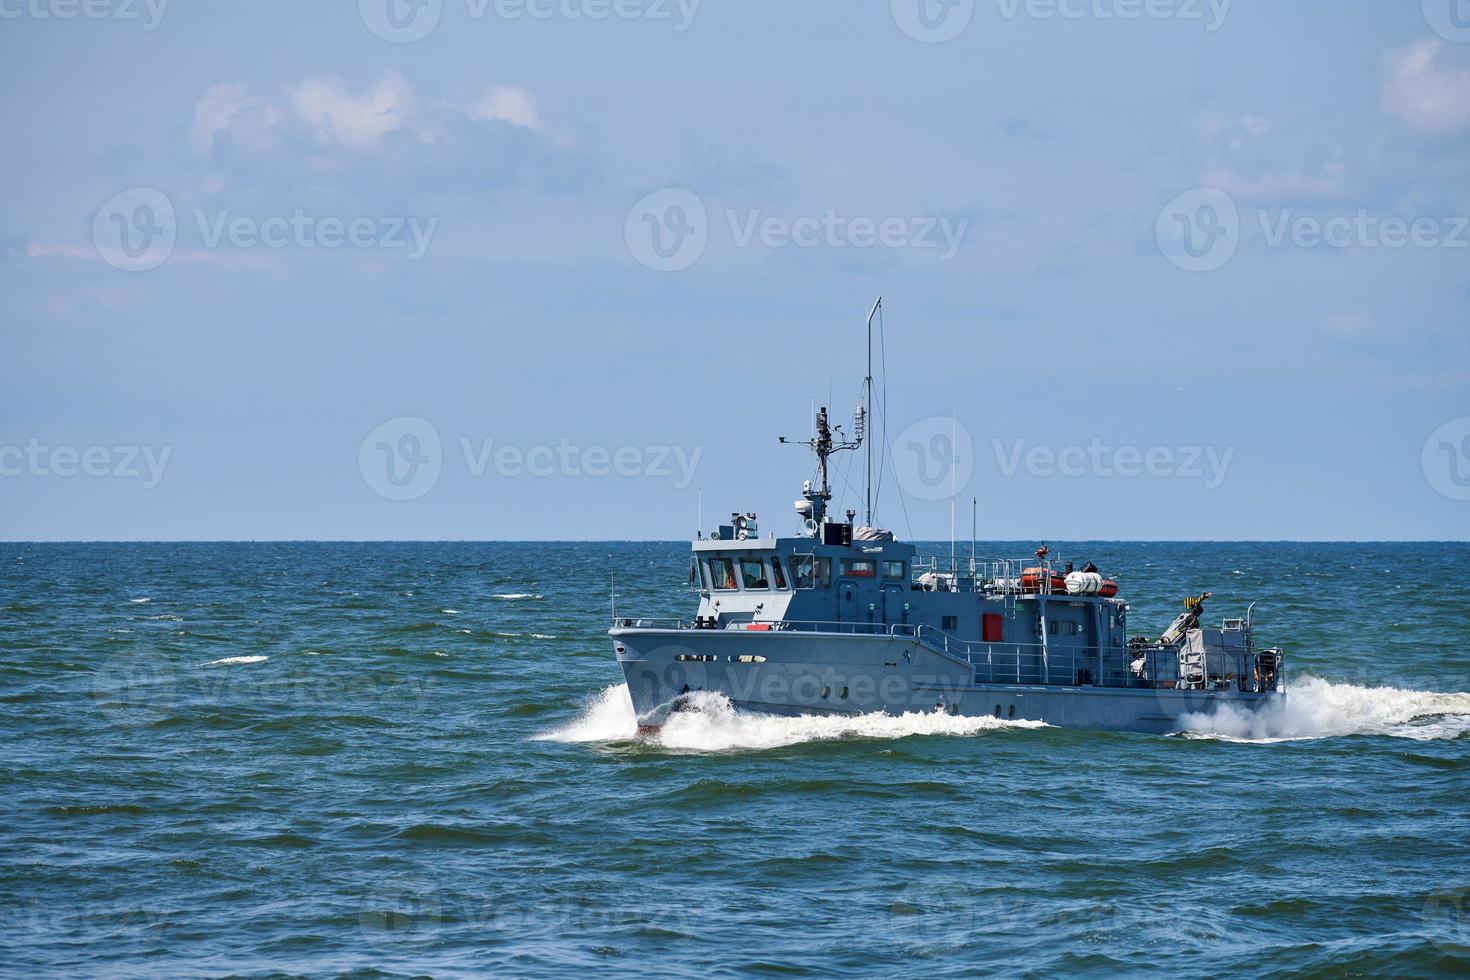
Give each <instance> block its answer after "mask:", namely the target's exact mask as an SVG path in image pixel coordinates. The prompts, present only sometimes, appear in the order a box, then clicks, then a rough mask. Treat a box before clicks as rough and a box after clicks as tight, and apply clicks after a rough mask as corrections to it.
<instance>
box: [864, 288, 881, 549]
mask: <svg viewBox="0 0 1470 980" xmlns="http://www.w3.org/2000/svg"><path fill="white" fill-rule="evenodd" d="M881 309H883V297H882V296H879V297H878V298H877V299H876V300H875V301H874V302H873V308H872V309H870V310H868V374H867V377H865V378H863V404H864V406H866V410H867V413H868V414H870V415H871V414H872V411H873V317H875V316H877V315H878V311H879V310H881ZM885 377H886V375H885ZM871 435H872V434H871V433H869V438H868V439H867V440H866V441H867V447H866V448H867V452H866V468H867V475H866V476H865V477H864V479H863V495H864V497H865V499H866V505H867V506H866V511H865V512H866V518H865V520H864V523H865V524H867V526H868V527H872V526H873V440H872V438H871Z"/></svg>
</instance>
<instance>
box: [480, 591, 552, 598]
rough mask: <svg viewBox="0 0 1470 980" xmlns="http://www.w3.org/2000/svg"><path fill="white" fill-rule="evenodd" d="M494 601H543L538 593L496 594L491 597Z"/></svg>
mask: <svg viewBox="0 0 1470 980" xmlns="http://www.w3.org/2000/svg"><path fill="white" fill-rule="evenodd" d="M493 598H496V599H544V598H546V597H545V596H544V595H542V594H541V593H539V592H497V593H495V595H494V596H493Z"/></svg>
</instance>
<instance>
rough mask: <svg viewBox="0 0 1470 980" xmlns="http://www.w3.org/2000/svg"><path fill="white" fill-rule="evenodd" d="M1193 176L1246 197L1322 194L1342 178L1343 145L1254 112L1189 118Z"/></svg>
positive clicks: (1340, 185) (1337, 187) (1336, 190)
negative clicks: (1196, 172)
mask: <svg viewBox="0 0 1470 980" xmlns="http://www.w3.org/2000/svg"><path fill="white" fill-rule="evenodd" d="M1194 129H1195V143H1196V146H1197V147H1198V150H1197V152H1198V153H1199V154H1200V157H1201V161H1200V163H1201V167H1200V177H1199V182H1200V184H1201V185H1203V186H1206V187H1218V188H1219V189H1220V190H1222V191H1225V192H1226V193H1227V194H1230V195H1232V196H1237V197H1241V198H1246V199H1251V200H1289V201H1302V200H1322V199H1330V198H1334V197H1337V196H1338V195H1340V194H1342V193H1343V191H1344V189H1345V187H1346V185H1347V181H1348V171H1347V166H1346V165H1345V164H1344V163H1343V148H1342V147H1341V146H1340V145H1338V144H1337V143H1335V142H1333V141H1331V140H1326V139H1321V138H1318V137H1313V136H1311V135H1310V134H1307V133H1304V132H1277V130H1276V128H1275V127H1274V126H1273V124H1272V122H1271V120H1270V119H1267V118H1265V117H1263V116H1258V115H1249V114H1248V115H1242V116H1221V115H1212V116H1207V117H1204V118H1202V119H1198V120H1196V121H1195V123H1194Z"/></svg>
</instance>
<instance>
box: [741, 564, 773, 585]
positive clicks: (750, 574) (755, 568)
mask: <svg viewBox="0 0 1470 980" xmlns="http://www.w3.org/2000/svg"><path fill="white" fill-rule="evenodd" d="M740 577H741V578H743V579H745V587H746V588H747V589H769V588H770V587H771V583H770V582H769V581H767V579H766V561H765V559H764V558H742V559H740Z"/></svg>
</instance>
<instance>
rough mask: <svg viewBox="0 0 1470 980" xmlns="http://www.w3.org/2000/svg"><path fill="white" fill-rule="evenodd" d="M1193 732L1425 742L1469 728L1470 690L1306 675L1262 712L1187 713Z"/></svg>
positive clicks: (1226, 708) (1258, 738) (1225, 708)
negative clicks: (1370, 683) (1382, 684)
mask: <svg viewBox="0 0 1470 980" xmlns="http://www.w3.org/2000/svg"><path fill="white" fill-rule="evenodd" d="M1180 721H1181V723H1182V724H1183V727H1184V729H1185V730H1186V731H1187V732H1188V733H1189V734H1191V735H1194V736H1197V737H1198V736H1205V737H1216V738H1224V739H1232V740H1240V741H1252V742H1281V741H1294V740H1298V739H1315V738H1337V737H1341V736H1344V735H1391V736H1394V737H1396V738H1413V739H1419V740H1421V741H1427V740H1431V739H1441V738H1458V737H1460V736H1461V735H1463V734H1465V733H1466V732H1467V731H1470V694H1444V693H1440V692H1436V691H1404V690H1400V689H1398V688H1394V687H1359V686H1358V685H1356V684H1333V683H1331V682H1330V681H1325V680H1322V679H1321V678H1318V677H1303V678H1301V679H1299V680H1296V681H1294V682H1293V683H1292V684H1291V686H1290V687H1288V688H1287V693H1286V700H1285V702H1284V703H1282V704H1280V705H1276V706H1273V707H1270V708H1265V709H1262V710H1261V711H1259V712H1252V711H1248V710H1241V709H1239V708H1235V707H1232V706H1230V705H1221V706H1220V707H1218V708H1216V709H1214V710H1213V711H1208V712H1197V713H1194V714H1188V715H1185V716H1184V717H1183V718H1181V719H1180Z"/></svg>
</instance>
